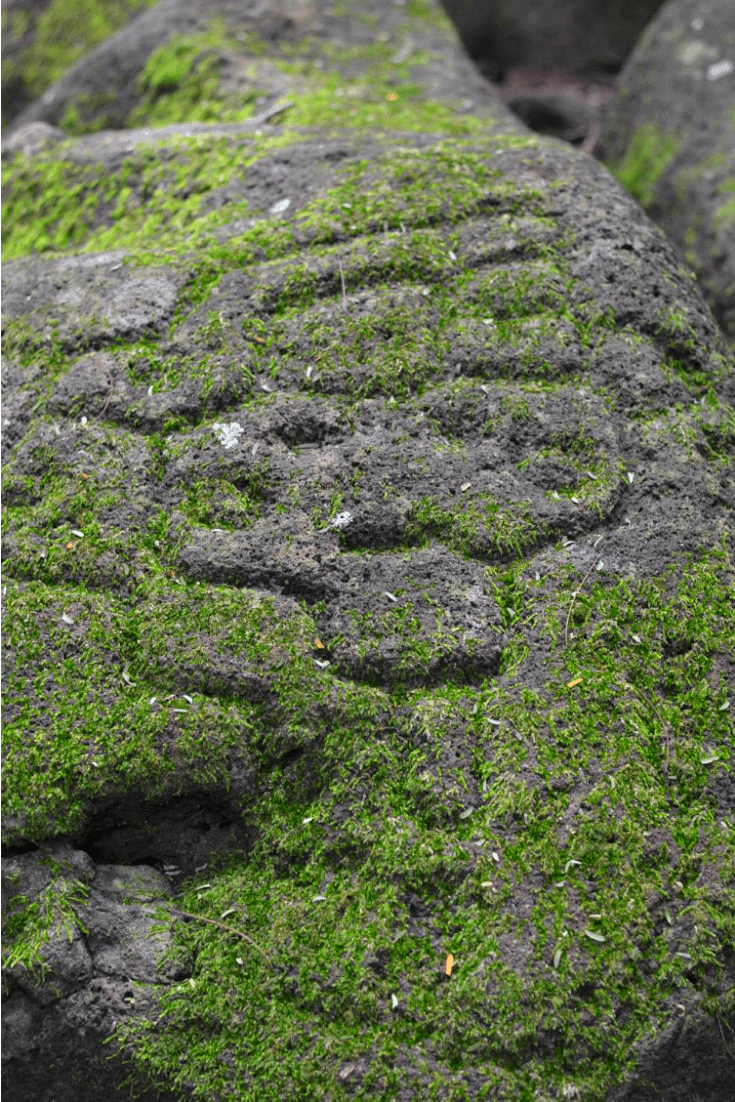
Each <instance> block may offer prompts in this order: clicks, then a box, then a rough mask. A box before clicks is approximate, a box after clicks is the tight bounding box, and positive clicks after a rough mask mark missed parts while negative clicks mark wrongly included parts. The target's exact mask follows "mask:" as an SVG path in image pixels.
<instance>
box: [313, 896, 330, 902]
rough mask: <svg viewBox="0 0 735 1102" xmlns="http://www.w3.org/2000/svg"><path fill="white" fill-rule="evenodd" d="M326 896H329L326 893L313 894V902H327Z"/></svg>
mask: <svg viewBox="0 0 735 1102" xmlns="http://www.w3.org/2000/svg"><path fill="white" fill-rule="evenodd" d="M326 898H327V897H326V895H313V896H312V897H311V902H312V903H324V902H326Z"/></svg>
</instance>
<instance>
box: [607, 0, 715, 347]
mask: <svg viewBox="0 0 735 1102" xmlns="http://www.w3.org/2000/svg"><path fill="white" fill-rule="evenodd" d="M734 102H735V6H734V5H733V4H732V2H731V0H670V2H669V3H668V4H666V5H665V7H664V8H662V10H661V12H660V13H659V14H658V16H657V17H656V19H654V20H653V22H652V23H651V25H650V26H649V27H648V28H647V30H646V32H645V34H644V35H643V37H642V38H641V41H640V42H639V44H638V46H637V47H636V49H635V51H634V52H633V54H632V55H631V57H630V59H629V61H628V63H627V65H626V66H625V69H624V70H623V72H622V73H621V75H620V80H619V83H618V89H617V93H616V97H615V99H614V100H613V102H612V104H611V106H610V108H609V109H608V112H607V115H606V121H605V129H604V132H603V135H602V140H601V143H600V147H599V156H600V157H601V158H602V159H603V160H605V161H606V162H607V164H608V165H609V166H610V167H611V168H612V169H613V171H614V172H615V173H616V174H617V176H618V177H619V178H620V180H622V182H623V183H624V184H625V186H626V187H627V188H628V190H629V191H630V192H631V193H632V194H633V195H634V196H635V197H636V199H638V201H639V202H640V203H641V204H642V206H643V207H644V208H645V209H646V210H647V212H648V213H649V215H650V216H651V217H652V218H653V219H654V220H655V221H656V222H658V223H659V225H661V226H663V228H664V229H665V230H666V232H667V233H668V235H669V237H671V239H672V240H673V241H675V242H676V244H677V245H678V246H679V248H680V249H681V250H682V252H683V253H684V256H685V257H686V259H687V261H688V262H689V264H690V265H691V266H692V268H693V269H694V271H695V272H696V273H697V275H698V277H699V279H700V281H701V283H702V286H703V288H704V291H705V294H706V296H707V298H708V300H709V302H710V304H711V305H712V308H713V310H714V312H715V315H716V316H717V318H718V320H719V321H720V323H721V325H722V326H723V328H724V329H725V332H726V333H727V334H728V335H729V337H730V338H731V340H735V111H734V110H733V103H734Z"/></svg>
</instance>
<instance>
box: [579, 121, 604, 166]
mask: <svg viewBox="0 0 735 1102" xmlns="http://www.w3.org/2000/svg"><path fill="white" fill-rule="evenodd" d="M601 133H602V125H601V124H600V122H599V120H596V121H595V122H593V123H592V126H591V127H590V128H589V130H588V131H587V137H586V138H585V139H584V141H583V142H582V145H581V149H582V152H583V153H586V154H587V155H588V156H590V157H591V156H592V154H593V153H594V151H595V146H596V145H597V143H598V142H599V140H600V134H601Z"/></svg>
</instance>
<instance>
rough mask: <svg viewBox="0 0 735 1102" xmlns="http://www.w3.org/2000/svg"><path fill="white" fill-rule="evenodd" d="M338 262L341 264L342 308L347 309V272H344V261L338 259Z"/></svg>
mask: <svg viewBox="0 0 735 1102" xmlns="http://www.w3.org/2000/svg"><path fill="white" fill-rule="evenodd" d="M337 263H338V264H339V277H340V279H341V280H342V309H343V310H346V309H347V291H346V288H345V273H344V269H343V267H342V261H341V260H338V261H337Z"/></svg>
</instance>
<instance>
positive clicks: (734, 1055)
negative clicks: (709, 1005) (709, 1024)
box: [715, 1011, 735, 1060]
mask: <svg viewBox="0 0 735 1102" xmlns="http://www.w3.org/2000/svg"><path fill="white" fill-rule="evenodd" d="M715 1018H717V1024H718V1026H719V1027H720V1037H722V1043H723V1045H724V1046H725V1052H726V1053H727V1055H728V1056H729V1057H730V1059H731V1060H732V1059H735V1052H733V1051H732V1049H731V1048H730V1046H729V1045H728V1043H727V1041H726V1040H725V1034H724V1033H723V1031H722V1022H721V1021H720V1015H719V1014H718V1013H717V1011H715Z"/></svg>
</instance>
